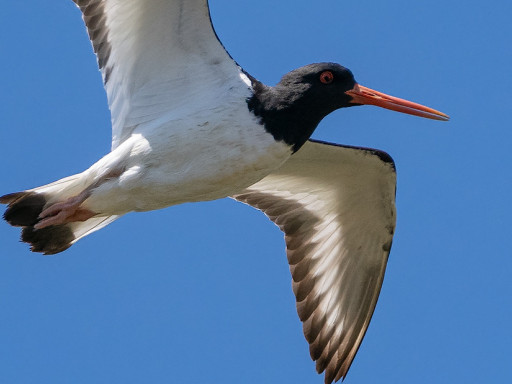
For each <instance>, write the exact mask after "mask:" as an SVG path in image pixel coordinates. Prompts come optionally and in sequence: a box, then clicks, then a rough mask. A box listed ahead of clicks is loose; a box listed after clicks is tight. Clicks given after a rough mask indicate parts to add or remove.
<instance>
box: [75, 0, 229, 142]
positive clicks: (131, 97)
mask: <svg viewBox="0 0 512 384" xmlns="http://www.w3.org/2000/svg"><path fill="white" fill-rule="evenodd" d="M73 1H74V2H75V3H76V4H77V5H78V7H79V8H80V10H81V11H82V14H83V19H84V21H85V25H86V26H87V30H88V33H89V37H90V39H91V41H92V45H93V48H94V52H95V53H96V55H97V58H98V65H99V67H100V69H101V72H102V75H103V81H104V83H105V89H106V91H107V97H108V103H109V107H110V110H111V113H112V147H113V148H115V147H116V146H117V145H119V143H120V142H122V141H123V140H124V139H125V138H126V137H127V136H129V134H130V133H131V132H132V131H133V129H134V128H135V127H136V126H137V125H138V124H141V123H147V122H151V121H155V120H157V119H158V121H159V122H161V120H162V119H165V116H166V114H167V115H168V114H169V111H170V110H173V109H177V108H180V106H186V103H187V101H190V100H195V102H196V103H197V102H199V101H198V100H197V95H199V94H203V95H204V89H206V87H208V86H211V85H212V82H218V83H219V84H222V82H223V81H224V80H226V79H228V78H229V76H230V75H231V76H233V70H236V64H235V62H234V61H233V60H231V58H230V57H229V55H228V53H227V52H226V51H225V49H224V48H223V46H222V44H221V43H220V42H219V40H218V39H217V36H216V34H215V32H214V30H213V27H212V24H211V20H210V13H209V9H208V1H207V0H73Z"/></svg>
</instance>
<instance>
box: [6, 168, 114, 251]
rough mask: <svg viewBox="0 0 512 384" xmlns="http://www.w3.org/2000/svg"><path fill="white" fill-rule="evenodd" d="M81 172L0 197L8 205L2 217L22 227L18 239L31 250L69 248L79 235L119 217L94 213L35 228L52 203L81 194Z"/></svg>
mask: <svg viewBox="0 0 512 384" xmlns="http://www.w3.org/2000/svg"><path fill="white" fill-rule="evenodd" d="M81 176H82V174H77V175H73V176H69V177H66V178H64V179H61V180H58V181H56V182H54V183H51V184H48V185H44V186H42V187H38V188H34V189H30V190H26V191H23V192H16V193H11V194H8V195H4V196H1V197H0V203H1V204H7V205H8V207H7V210H6V211H5V213H4V219H5V221H7V222H8V223H9V224H11V225H12V226H15V227H21V241H24V242H26V243H29V244H30V245H31V248H30V249H31V251H33V252H41V253H43V254H45V255H53V254H55V253H59V252H62V251H64V250H66V249H68V248H69V247H70V246H71V245H73V244H74V243H75V242H77V241H78V240H80V239H81V238H82V237H84V236H87V235H88V234H90V233H92V232H94V231H97V230H98V229H100V228H103V227H104V226H106V225H108V224H110V223H111V222H112V221H114V220H115V219H117V218H118V217H119V216H93V217H91V218H89V219H87V220H85V221H72V222H68V223H65V224H57V225H49V226H45V227H43V228H40V229H36V228H34V226H36V225H37V224H38V223H39V222H40V221H41V220H42V219H41V217H40V215H41V212H42V211H43V210H45V209H47V208H49V207H51V206H52V205H53V204H56V203H59V202H62V201H65V200H66V199H68V198H71V197H72V196H76V195H78V194H80V193H81V192H82V191H83V190H84V188H85V187H86V186H84V185H83V184H84V181H83V177H81Z"/></svg>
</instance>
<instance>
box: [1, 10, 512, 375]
mask: <svg viewBox="0 0 512 384" xmlns="http://www.w3.org/2000/svg"><path fill="white" fill-rule="evenodd" d="M211 7H212V16H213V20H214V24H215V27H216V29H217V32H218V34H219V36H220V37H221V39H222V41H223V42H224V44H225V46H226V47H227V48H228V50H229V52H230V53H231V54H232V56H233V57H234V58H235V59H236V60H237V61H238V62H239V63H240V64H241V65H242V66H243V67H244V68H245V69H246V70H247V71H249V72H250V73H251V74H252V75H254V76H255V77H257V78H259V79H260V80H262V81H264V82H266V83H268V84H274V83H275V82H277V81H278V80H279V78H280V77H281V75H282V74H284V73H285V72H287V71H289V70H291V69H293V68H295V67H298V66H301V65H304V64H307V63H310V62H316V61H337V62H339V63H341V64H343V65H345V66H347V67H349V68H350V69H352V71H353V72H354V74H355V76H356V79H357V80H358V81H359V82H360V83H361V84H363V85H366V86H369V87H371V88H375V89H377V90H380V91H383V92H386V93H390V94H393V95H396V96H399V97H403V98H407V99H411V100H413V101H417V102H420V103H424V104H426V105H429V106H431V107H433V108H436V109H439V110H441V111H443V112H446V113H448V114H449V115H450V116H451V117H452V120H451V122H449V123H441V122H436V121H430V120H423V119H419V118H415V117H411V116H406V115H401V114H398V113H393V112H390V111H385V110H382V109H378V108H373V107H359V108H351V109H349V110H340V111H337V112H336V113H334V114H332V115H331V116H329V117H328V118H326V119H325V120H324V121H323V122H322V123H321V125H320V126H319V128H318V129H317V131H316V132H315V134H314V137H315V138H318V139H322V140H327V141H333V142H337V143H344V144H352V145H362V146H370V147H375V148H380V149H383V150H385V151H387V152H389V153H390V154H391V155H392V156H393V158H394V159H395V161H396V164H397V169H398V193H397V208H398V223H397V230H396V236H395V240H394V244H393V249H392V252H391V257H390V260H389V264H388V269H387V273H386V278H385V281H384V286H383V289H382V293H381V297H380V300H379V303H378V305H377V309H376V311H375V315H374V317H373V320H372V323H371V324H370V328H369V330H368V333H367V335H366V338H365V340H364V341H363V344H362V347H361V349H360V350H359V353H358V355H357V357H356V359H355V362H354V364H353V366H352V368H351V371H350V372H349V375H348V377H347V379H346V382H347V383H349V384H357V383H374V382H378V383H381V384H385V383H393V384H396V383H415V384H420V383H450V384H453V383H493V384H495V383H510V382H512V367H511V356H512V353H511V348H512V330H511V324H512V319H511V318H512V305H511V304H512V281H511V278H510V275H511V272H512V231H511V230H512V225H511V217H512V209H511V204H510V196H511V191H512V177H511V163H512V162H511V158H512V157H511V155H510V148H511V140H512V127H511V123H510V119H511V114H510V109H511V105H512V97H511V87H512V81H511V76H510V72H511V63H512V50H511V49H510V43H511V41H512V33H511V29H510V27H509V25H510V15H512V3H511V2H510V1H505V0H501V1H499V0H498V1H495V2H493V3H492V6H491V3H488V4H487V3H485V4H484V3H482V2H481V1H478V2H477V1H461V0H455V1H440V0H428V1H427V0H419V1H413V2H411V1H405V0H399V1H394V0H392V1H386V2H384V1H381V2H376V1H351V2H347V1H337V0H330V1H297V0H296V1H291V0H279V1H277V0H260V1H257V2H256V1H248V0H239V1H237V2H233V1H227V0H211ZM0 20H1V21H0V49H1V55H2V59H1V60H0V76H1V80H0V84H1V85H0V89H1V90H0V98H1V100H0V101H1V102H0V108H1V113H0V130H1V131H0V132H1V150H0V162H1V164H2V167H1V170H0V172H1V174H0V180H1V181H0V193H8V192H13V191H17V190H20V189H25V188H30V187H34V186H38V185H41V184H45V183H48V182H51V181H54V180H56V179H58V178H61V177H64V176H67V175H70V174H73V173H76V172H79V171H82V170H83V169H85V168H87V167H88V166H89V165H90V164H92V163H93V162H94V161H96V160H97V159H98V158H99V157H100V156H102V155H104V154H105V153H106V152H107V151H108V150H109V147H110V121H109V112H108V110H107V104H106V97H105V94H104V91H103V88H102V84H101V79H100V75H99V73H98V71H97V68H96V63H95V58H94V56H93V54H92V50H91V47H90V43H89V41H88V39H87V38H86V34H85V29H84V27H83V24H82V21H81V18H80V14H79V12H78V10H77V9H75V6H74V5H73V3H72V2H71V1H70V0H62V1H36V0H26V1H14V0H9V1H5V2H4V3H3V4H2V11H1V13H0ZM18 236H19V235H18V230H16V229H14V228H11V227H9V226H7V224H5V223H1V224H0V244H1V245H0V247H1V248H0V249H1V251H0V307H1V314H0V366H1V368H0V382H1V383H6V384H7V383H8V384H32V383H34V384H36V383H37V384H40V383H43V384H46V383H51V384H68V383H72V384H86V383H87V384H90V383H95V384H106V383H108V384H111V383H123V384H139V383H152V384H158V383H180V384H181V383H185V384H186V383H198V382H201V383H208V384H209V383H226V384H228V383H244V384H250V383H258V384H261V383H294V384H305V383H307V384H310V383H322V382H323V377H319V376H317V374H316V373H315V372H314V364H313V362H311V361H310V358H309V354H308V349H307V345H306V342H305V340H304V338H303V336H302V329H301V325H300V323H299V320H298V318H297V315H296V312H295V303H294V298H293V295H292V291H291V283H290V276H289V271H288V266H287V263H286V258H285V254H284V242H283V238H282V235H281V233H280V232H279V230H278V229H277V228H276V227H275V226H274V225H272V224H271V223H270V222H269V221H268V220H267V219H266V218H265V217H264V216H263V215H262V214H260V213H259V212H257V211H256V210H251V209H250V208H248V207H246V206H243V205H242V204H237V203H235V202H233V201H230V200H222V201H217V202H211V203H200V204H186V205H183V206H178V207H173V208H170V209H166V210H163V211H158V212H150V213H144V214H130V215H127V216H126V217H124V218H122V219H121V220H119V221H117V222H115V223H114V224H113V225H111V226H109V227H107V228H105V229H103V230H101V231H100V232H97V233H95V234H94V235H92V236H89V237H87V238H86V239H84V240H82V241H80V242H79V243H77V244H76V245H74V246H73V247H72V248H71V249H69V250H68V251H66V252H65V253H63V254H59V255H56V256H52V257H43V256H40V255H39V254H32V253H30V252H29V251H28V247H27V246H26V245H25V244H21V243H19V242H18Z"/></svg>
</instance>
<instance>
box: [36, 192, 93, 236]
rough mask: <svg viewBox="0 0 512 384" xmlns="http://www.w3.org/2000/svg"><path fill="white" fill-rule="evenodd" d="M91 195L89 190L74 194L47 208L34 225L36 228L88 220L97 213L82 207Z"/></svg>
mask: <svg viewBox="0 0 512 384" xmlns="http://www.w3.org/2000/svg"><path fill="white" fill-rule="evenodd" d="M88 197H89V193H88V192H83V193H81V194H80V195H78V196H73V197H70V198H69V199H67V200H66V201H64V202H62V203H56V204H53V205H52V206H50V207H48V208H46V209H45V210H43V211H42V212H41V214H40V215H39V219H40V221H39V222H38V223H37V224H36V225H34V228H35V229H42V228H46V227H49V226H50V225H60V224H66V223H71V222H73V221H86V220H88V219H90V218H91V217H93V216H95V215H96V213H95V212H93V211H91V210H89V209H85V208H80V204H82V203H83V202H84V201H85V200H86V199H87V198H88Z"/></svg>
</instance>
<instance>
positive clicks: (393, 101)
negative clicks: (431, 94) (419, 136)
mask: <svg viewBox="0 0 512 384" xmlns="http://www.w3.org/2000/svg"><path fill="white" fill-rule="evenodd" d="M345 93H346V94H347V95H349V96H351V97H352V101H351V102H352V103H354V104H369V105H376V106H378V107H382V108H386V109H391V110H393V111H397V112H403V113H408V114H409V115H415V116H421V117H426V118H427V119H434V120H442V121H447V120H450V117H449V116H448V115H445V114H444V113H442V112H439V111H436V110H435V109H432V108H429V107H425V106H424V105H421V104H417V103H413V102H412V101H407V100H404V99H399V98H398V97H393V96H389V95H386V94H385V93H382V92H378V91H374V90H373V89H370V88H366V87H363V86H362V85H359V84H356V85H355V86H354V88H352V89H351V90H350V91H347V92H345Z"/></svg>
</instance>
